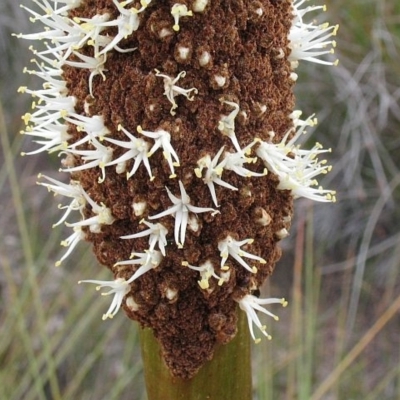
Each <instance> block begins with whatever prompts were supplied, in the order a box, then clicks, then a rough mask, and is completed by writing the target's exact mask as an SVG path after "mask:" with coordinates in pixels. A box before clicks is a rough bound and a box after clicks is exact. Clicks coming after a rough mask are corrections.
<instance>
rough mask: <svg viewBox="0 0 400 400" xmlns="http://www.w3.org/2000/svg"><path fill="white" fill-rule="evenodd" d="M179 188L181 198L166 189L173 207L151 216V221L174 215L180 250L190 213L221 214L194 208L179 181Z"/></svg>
mask: <svg viewBox="0 0 400 400" xmlns="http://www.w3.org/2000/svg"><path fill="white" fill-rule="evenodd" d="M179 188H180V191H181V197H180V198H179V197H176V196H174V195H173V194H172V193H171V192H170V190H169V189H168V188H167V187H166V188H165V189H166V190H167V193H168V197H169V198H170V200H171V201H172V203H173V206H172V207H170V208H168V209H167V210H165V211H163V212H161V213H159V214H156V215H152V216H150V217H149V219H157V218H162V217H166V216H167V215H173V216H174V217H175V242H176V244H177V245H178V248H183V244H184V242H185V235H186V227H187V225H188V219H189V212H192V213H195V214H199V213H204V212H208V211H210V212H212V213H213V215H214V214H217V213H219V211H217V210H214V209H213V208H204V207H196V206H192V205H191V204H190V197H189V196H188V195H187V193H186V190H185V188H184V186H183V184H182V182H181V181H179Z"/></svg>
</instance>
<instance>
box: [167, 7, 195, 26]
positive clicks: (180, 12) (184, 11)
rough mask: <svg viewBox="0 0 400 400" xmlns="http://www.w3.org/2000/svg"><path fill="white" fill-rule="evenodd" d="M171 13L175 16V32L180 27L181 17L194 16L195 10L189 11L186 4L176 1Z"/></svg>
mask: <svg viewBox="0 0 400 400" xmlns="http://www.w3.org/2000/svg"><path fill="white" fill-rule="evenodd" d="M171 14H172V16H173V17H174V22H175V23H174V25H173V27H172V29H173V30H174V31H175V32H178V31H179V29H180V28H179V19H180V18H181V17H192V16H193V12H192V11H189V10H188V8H187V6H186V5H185V4H179V3H176V4H174V5H173V6H172V8H171Z"/></svg>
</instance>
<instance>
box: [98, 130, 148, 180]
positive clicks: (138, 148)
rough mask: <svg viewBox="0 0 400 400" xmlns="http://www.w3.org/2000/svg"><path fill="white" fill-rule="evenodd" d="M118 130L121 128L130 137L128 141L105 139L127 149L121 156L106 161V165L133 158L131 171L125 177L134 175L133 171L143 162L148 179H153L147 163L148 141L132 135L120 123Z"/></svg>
mask: <svg viewBox="0 0 400 400" xmlns="http://www.w3.org/2000/svg"><path fill="white" fill-rule="evenodd" d="M118 130H122V131H123V132H124V133H125V135H126V136H128V138H129V139H130V140H129V142H123V141H121V140H116V139H111V138H107V137H106V138H105V140H107V141H108V142H110V143H113V144H115V145H117V146H119V147H123V148H125V149H129V150H128V151H127V152H126V153H124V154H123V155H122V156H121V157H118V158H117V159H115V160H113V161H108V162H107V164H106V166H107V167H108V166H111V165H115V164H120V163H124V162H126V161H128V160H130V159H132V158H133V159H134V160H135V162H134V164H133V166H132V169H131V171H130V172H128V173H127V174H126V178H127V179H129V178H130V177H131V176H132V175H134V174H135V172H136V171H137V170H138V168H139V166H140V164H141V163H143V164H144V166H145V167H146V169H147V172H148V173H149V176H150V180H153V179H154V176H153V175H152V172H151V167H150V163H149V143H148V142H146V141H145V140H143V139H138V138H137V137H135V136H133V135H132V134H131V133H130V132H129V131H127V130H126V129H125V128H123V127H122V126H121V125H119V126H118Z"/></svg>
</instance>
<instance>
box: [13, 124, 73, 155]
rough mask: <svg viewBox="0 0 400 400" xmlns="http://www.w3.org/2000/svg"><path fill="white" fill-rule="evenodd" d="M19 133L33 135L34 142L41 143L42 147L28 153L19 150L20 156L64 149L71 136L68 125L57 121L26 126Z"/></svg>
mask: <svg viewBox="0 0 400 400" xmlns="http://www.w3.org/2000/svg"><path fill="white" fill-rule="evenodd" d="M21 133H22V134H23V135H28V136H35V137H36V138H37V139H36V140H34V142H35V143H38V144H40V145H42V147H39V148H38V149H36V150H33V151H30V152H28V153H26V152H21V155H22V156H25V155H33V154H38V153H41V152H42V151H47V152H49V153H53V152H54V151H61V150H65V149H66V148H67V146H68V140H69V139H70V138H71V135H70V134H69V133H68V126H66V125H62V124H60V123H58V122H55V123H53V124H48V125H46V126H43V127H41V128H36V127H31V126H27V127H26V130H25V131H21Z"/></svg>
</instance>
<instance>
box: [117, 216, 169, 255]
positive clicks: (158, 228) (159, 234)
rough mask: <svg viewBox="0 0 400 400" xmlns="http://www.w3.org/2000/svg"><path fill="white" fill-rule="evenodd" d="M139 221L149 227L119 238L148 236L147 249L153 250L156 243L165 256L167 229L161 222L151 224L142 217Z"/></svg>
mask: <svg viewBox="0 0 400 400" xmlns="http://www.w3.org/2000/svg"><path fill="white" fill-rule="evenodd" d="M140 223H141V224H145V225H146V226H148V227H149V229H146V230H144V231H140V232H138V233H134V234H132V235H125V236H121V239H137V238H140V237H144V236H149V250H150V251H152V250H154V248H155V246H156V244H158V248H159V249H160V251H161V253H162V255H163V256H165V246H166V245H167V233H168V229H167V228H166V227H165V226H164V225H163V224H161V223H157V224H152V223H151V222H147V221H145V220H144V219H142V220H141V221H140Z"/></svg>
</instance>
